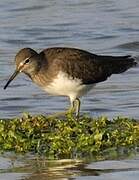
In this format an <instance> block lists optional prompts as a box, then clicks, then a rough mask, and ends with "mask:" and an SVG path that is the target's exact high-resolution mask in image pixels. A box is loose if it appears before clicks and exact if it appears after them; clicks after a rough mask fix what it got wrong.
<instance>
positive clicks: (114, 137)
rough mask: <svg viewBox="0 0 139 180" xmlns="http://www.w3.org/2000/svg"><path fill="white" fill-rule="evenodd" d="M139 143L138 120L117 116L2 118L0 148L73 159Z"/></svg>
mask: <svg viewBox="0 0 139 180" xmlns="http://www.w3.org/2000/svg"><path fill="white" fill-rule="evenodd" d="M138 146H139V122H137V121H135V120H133V119H129V118H122V117H117V118H115V119H113V120H109V119H108V118H107V117H99V118H91V117H88V116H86V115H84V116H82V117H80V119H79V120H76V119H75V118H74V117H72V116H71V115H67V117H66V118H64V117H63V118H62V117H61V118H58V117H47V116H42V115H38V116H31V115H29V114H24V115H23V117H21V118H15V119H9V120H0V151H1V152H5V151H13V152H16V153H26V152H31V153H38V154H41V155H46V157H48V158H65V157H66V158H73V157H83V156H87V155H95V154H101V153H103V152H105V151H106V150H107V149H110V150H111V149H113V148H114V149H118V148H119V147H127V148H128V149H134V148H137V147H138Z"/></svg>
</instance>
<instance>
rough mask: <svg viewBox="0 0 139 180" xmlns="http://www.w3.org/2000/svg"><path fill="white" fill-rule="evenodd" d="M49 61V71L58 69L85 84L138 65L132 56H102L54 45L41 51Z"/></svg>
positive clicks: (54, 72) (54, 71)
mask: <svg viewBox="0 0 139 180" xmlns="http://www.w3.org/2000/svg"><path fill="white" fill-rule="evenodd" d="M40 55H41V56H42V57H43V56H44V57H45V59H46V61H47V68H48V73H49V72H51V73H52V71H53V74H55V75H56V73H57V72H58V71H62V72H65V73H67V74H68V75H69V76H71V77H73V78H78V79H81V80H82V83H83V84H93V83H97V82H101V81H104V80H106V79H107V78H108V77H109V76H111V75H112V74H118V73H122V72H124V71H126V70H127V69H129V68H130V67H132V66H134V65H136V62H135V60H134V59H133V58H132V57H130V56H102V55H95V54H92V53H90V52H87V51H84V50H80V49H75V48H62V47H58V48H57V47H54V48H48V49H45V50H44V51H42V52H41V53H40Z"/></svg>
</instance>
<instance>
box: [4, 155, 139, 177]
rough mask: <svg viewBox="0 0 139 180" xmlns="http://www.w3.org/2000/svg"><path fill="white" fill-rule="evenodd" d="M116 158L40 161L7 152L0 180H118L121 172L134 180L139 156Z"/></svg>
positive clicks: (42, 159) (138, 166)
mask: <svg viewBox="0 0 139 180" xmlns="http://www.w3.org/2000/svg"><path fill="white" fill-rule="evenodd" d="M117 155H118V156H119V160H116V159H117V158H116V156H115V158H114V159H115V160H114V159H113V158H112V156H110V154H109V155H108V154H107V155H106V154H105V156H103V157H101V156H100V157H97V159H96V158H95V157H92V158H84V159H82V160H78V159H63V160H47V159H46V158H45V157H44V158H43V157H42V158H40V157H35V156H33V155H24V156H22V155H14V154H11V153H10V154H9V153H8V154H5V155H3V156H1V157H0V162H1V163H0V179H5V180H11V179H14V180H15V179H27V180H40V179H41V180H44V179H48V180H54V179H58V180H70V179H85V180H88V179H90V178H91V177H92V178H93V179H98V180H99V179H101V178H102V177H103V178H104V179H107V178H108V176H109V178H112V177H113V176H115V178H118V176H119V175H120V176H121V175H122V173H123V174H124V173H126V174H130V173H131V172H133V173H134V175H133V176H132V178H133V179H136V174H139V158H138V157H139V156H138V155H136V156H135V155H134V156H133V154H132V159H127V160H125V159H124V157H126V158H127V154H126V156H125V155H122V154H121V155H120V154H117ZM129 155H130V156H131V154H129ZM133 157H134V158H133ZM105 158H106V159H107V160H105ZM121 158H122V159H121ZM109 159H113V160H109ZM96 160H97V162H96ZM98 160H99V161H98ZM104 160H105V161H104ZM89 177H90V178H89ZM129 179H130V178H129ZM130 180H131V179H130Z"/></svg>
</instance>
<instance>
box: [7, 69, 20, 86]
mask: <svg viewBox="0 0 139 180" xmlns="http://www.w3.org/2000/svg"><path fill="white" fill-rule="evenodd" d="M19 72H20V71H18V70H15V72H14V73H13V74H12V76H11V77H10V79H9V80H8V82H7V83H6V85H5V86H4V89H6V88H7V87H8V85H9V84H10V82H11V81H12V80H13V79H14V78H15V77H16V76H17V75H18V74H19Z"/></svg>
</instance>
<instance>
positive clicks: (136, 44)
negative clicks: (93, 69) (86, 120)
mask: <svg viewBox="0 0 139 180" xmlns="http://www.w3.org/2000/svg"><path fill="white" fill-rule="evenodd" d="M138 12H139V1H137V0H133V1H130V0H119V1H114V0H105V1H104V0H99V1H91V0H87V1H83V0H81V1H78V0H75V1H73V0H71V1H67V0H61V1H55V0H53V1H44V0H40V1H37V0H28V1H26V2H24V1H17V0H1V1H0V17H1V23H0V42H1V43H0V89H1V91H0V117H1V118H7V117H8V118H9V117H15V116H19V115H20V114H21V113H22V112H23V111H25V112H31V113H43V114H47V113H53V112H56V111H62V110H64V109H65V108H67V106H68V105H69V101H68V98H66V97H53V96H49V95H47V94H46V93H45V92H43V91H42V90H40V89H39V88H38V87H37V86H35V85H34V84H33V83H32V82H31V81H30V80H29V79H28V78H27V77H26V76H24V75H20V76H19V77H17V78H16V80H15V81H13V82H12V83H11V85H10V87H9V88H8V89H7V90H6V91H4V90H3V86H4V85H5V83H6V81H7V79H8V78H9V76H10V75H11V73H12V72H13V70H14V56H15V54H16V53H17V51H18V50H19V49H21V48H23V47H31V48H34V49H35V50H37V51H38V52H39V51H41V50H42V49H44V48H47V47H51V46H70V47H78V48H82V49H85V50H88V51H91V52H93V53H97V54H108V55H111V54H112V55H127V54H131V55H133V56H138V49H139V41H138V35H139V18H138ZM138 72H139V69H138V68H132V69H130V70H129V71H128V72H126V73H124V74H121V75H113V76H112V77H111V78H110V79H108V80H107V81H105V82H103V83H100V84H98V85H97V86H96V87H95V88H94V89H93V90H92V91H91V92H90V93H89V94H88V95H87V96H85V97H83V99H82V112H85V113H86V112H87V113H90V114H91V115H95V116H99V115H107V116H109V117H113V116H116V115H124V116H131V117H135V118H139V113H138V110H139V109H138V106H139V100H138V96H139V83H138V82H139V80H138Z"/></svg>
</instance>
